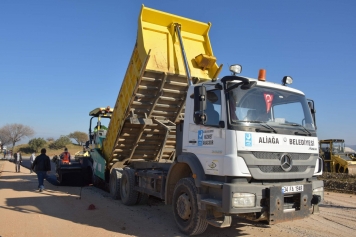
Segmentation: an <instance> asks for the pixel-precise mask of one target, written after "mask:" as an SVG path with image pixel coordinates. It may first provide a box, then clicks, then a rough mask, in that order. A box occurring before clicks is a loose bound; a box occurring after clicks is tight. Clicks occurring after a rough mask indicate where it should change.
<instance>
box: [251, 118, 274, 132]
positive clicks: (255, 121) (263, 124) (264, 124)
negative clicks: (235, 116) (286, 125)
mask: <svg viewBox="0 0 356 237" xmlns="http://www.w3.org/2000/svg"><path fill="white" fill-rule="evenodd" d="M246 122H248V123H258V124H260V125H261V126H263V127H265V128H267V129H269V130H263V129H259V128H256V130H255V131H256V132H270V131H271V130H272V131H273V132H274V133H277V131H276V130H275V129H274V128H272V127H271V126H270V125H268V124H267V123H265V122H262V121H258V120H250V121H246Z"/></svg>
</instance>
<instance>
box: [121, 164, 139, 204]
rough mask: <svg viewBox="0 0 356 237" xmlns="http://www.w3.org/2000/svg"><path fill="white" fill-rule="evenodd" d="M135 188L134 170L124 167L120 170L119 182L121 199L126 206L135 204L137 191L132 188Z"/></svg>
mask: <svg viewBox="0 0 356 237" xmlns="http://www.w3.org/2000/svg"><path fill="white" fill-rule="evenodd" d="M134 188H135V170H132V169H129V168H126V169H124V170H123V172H122V177H121V182H120V195H121V201H122V203H123V204H125V205H127V206H132V205H135V204H136V201H137V199H138V192H137V191H136V190H134Z"/></svg>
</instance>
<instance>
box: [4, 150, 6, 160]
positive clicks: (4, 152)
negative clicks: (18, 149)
mask: <svg viewBox="0 0 356 237" xmlns="http://www.w3.org/2000/svg"><path fill="white" fill-rule="evenodd" d="M5 157H6V150H4V159H5Z"/></svg>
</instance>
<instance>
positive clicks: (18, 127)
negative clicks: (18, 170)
mask: <svg viewBox="0 0 356 237" xmlns="http://www.w3.org/2000/svg"><path fill="white" fill-rule="evenodd" d="M0 133H1V134H3V136H4V137H5V139H4V140H5V141H8V143H9V144H12V147H15V144H16V142H18V141H20V140H21V139H22V138H24V137H30V136H32V135H33V134H34V133H35V131H33V129H32V128H30V127H29V126H26V125H23V124H19V123H13V124H6V125H5V126H3V127H2V128H1V129H0Z"/></svg>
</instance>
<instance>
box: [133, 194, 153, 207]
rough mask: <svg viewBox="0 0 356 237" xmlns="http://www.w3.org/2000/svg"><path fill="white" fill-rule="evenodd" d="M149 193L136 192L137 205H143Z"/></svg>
mask: <svg viewBox="0 0 356 237" xmlns="http://www.w3.org/2000/svg"><path fill="white" fill-rule="evenodd" d="M149 198H150V195H148V194H146V193H138V197H137V201H136V204H138V205H145V204H146V203H147V202H148V199H149Z"/></svg>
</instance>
